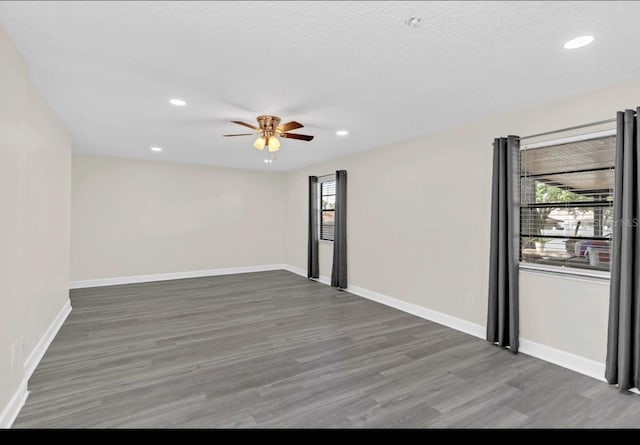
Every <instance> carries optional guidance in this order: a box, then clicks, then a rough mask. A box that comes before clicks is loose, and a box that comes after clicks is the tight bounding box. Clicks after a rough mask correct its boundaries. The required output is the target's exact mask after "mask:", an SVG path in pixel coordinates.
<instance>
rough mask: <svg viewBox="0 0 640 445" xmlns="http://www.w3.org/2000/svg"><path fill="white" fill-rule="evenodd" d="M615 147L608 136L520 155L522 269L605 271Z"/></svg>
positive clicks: (559, 144)
mask: <svg viewBox="0 0 640 445" xmlns="http://www.w3.org/2000/svg"><path fill="white" fill-rule="evenodd" d="M558 142H560V141H558ZM615 146H616V137H615V135H613V136H605V137H596V138H591V139H582V140H577V141H574V142H564V143H556V144H554V145H549V144H545V146H542V147H537V148H533V147H532V148H529V149H523V150H522V151H521V153H520V193H521V195H520V198H521V199H520V261H521V262H522V263H529V264H530V263H535V264H537V265H548V266H555V267H558V266H559V267H562V268H572V269H589V270H596V271H604V272H606V271H609V270H610V267H611V240H612V233H613V193H614V190H613V186H614V164H615ZM525 148H526V147H525ZM567 272H570V270H567Z"/></svg>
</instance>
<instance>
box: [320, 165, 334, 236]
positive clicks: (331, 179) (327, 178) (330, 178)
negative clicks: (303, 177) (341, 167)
mask: <svg viewBox="0 0 640 445" xmlns="http://www.w3.org/2000/svg"><path fill="white" fill-rule="evenodd" d="M335 181H336V175H335V173H334V174H330V175H325V176H320V177H319V178H318V200H319V202H318V213H319V215H318V239H319V240H320V242H324V243H333V241H334V240H332V239H326V238H322V212H323V211H327V210H330V211H333V214H334V215H335V208H334V209H327V210H323V209H322V196H323V195H322V184H323V183H325V182H335ZM327 196H335V194H334V195H327ZM334 220H335V218H334Z"/></svg>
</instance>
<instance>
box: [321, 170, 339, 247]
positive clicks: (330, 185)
mask: <svg viewBox="0 0 640 445" xmlns="http://www.w3.org/2000/svg"><path fill="white" fill-rule="evenodd" d="M335 211H336V180H335V179H330V180H327V181H322V182H321V183H320V239H321V240H324V241H333V228H334V221H335Z"/></svg>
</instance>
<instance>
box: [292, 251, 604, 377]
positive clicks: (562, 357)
mask: <svg viewBox="0 0 640 445" xmlns="http://www.w3.org/2000/svg"><path fill="white" fill-rule="evenodd" d="M284 269H285V270H288V271H289V272H293V273H296V274H298V275H302V276H305V277H306V276H307V273H306V271H304V270H303V269H300V268H298V267H294V266H290V265H288V264H285V265H284ZM326 280H327V278H326V277H320V279H319V280H318V281H320V282H321V283H324V284H329V282H326ZM347 291H348V292H351V293H352V294H355V295H358V296H360V297H364V298H367V299H369V300H373V301H376V302H378V303H381V304H384V305H386V306H390V307H392V308H395V309H398V310H401V311H403V312H407V313H409V314H412V315H415V316H417V317H420V318H424V319H425V320H429V321H433V322H435V323H438V324H441V325H443V326H447V327H449V328H451V329H455V330H458V331H461V332H464V333H466V334H469V335H473V336H474V337H478V338H481V339H484V338H485V332H486V328H485V327H484V326H482V325H479V324H477V323H472V322H470V321H467V320H463V319H461V318H457V317H453V316H451V315H447V314H444V313H442V312H438V311H434V310H431V309H427V308H426V307H424V306H419V305H417V304H413V303H409V302H407V301H403V300H399V299H397V298H394V297H390V296H388V295H383V294H380V293H378V292H374V291H371V290H368V289H364V288H362V287H358V286H351V285H349V287H347ZM520 352H522V353H523V354H527V355H530V356H532V357H536V358H539V359H540V360H544V361H546V362H549V363H553V364H554V365H558V366H562V367H563V368H567V369H570V370H572V371H575V372H579V373H580V374H584V375H586V376H589V377H592V378H594V379H597V380H600V381H603V382H604V381H606V380H605V378H604V368H605V365H604V363H600V362H597V361H595V360H591V359H588V358H586V357H582V356H579V355H575V354H572V353H570V352H566V351H561V350H559V349H555V348H552V347H551V346H546V345H543V344H540V343H536V342H534V341H531V340H527V339H524V338H521V339H520Z"/></svg>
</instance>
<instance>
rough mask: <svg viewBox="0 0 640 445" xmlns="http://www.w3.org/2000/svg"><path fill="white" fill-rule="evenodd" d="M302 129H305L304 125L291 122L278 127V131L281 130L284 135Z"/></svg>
mask: <svg viewBox="0 0 640 445" xmlns="http://www.w3.org/2000/svg"><path fill="white" fill-rule="evenodd" d="M302 127H304V125H302V124H301V123H300V122H296V121H291V122H287V123H286V124H282V125H278V126H277V127H276V130H280V131H281V132H282V133H284V132H285V131H291V130H296V129H298V128H302Z"/></svg>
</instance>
